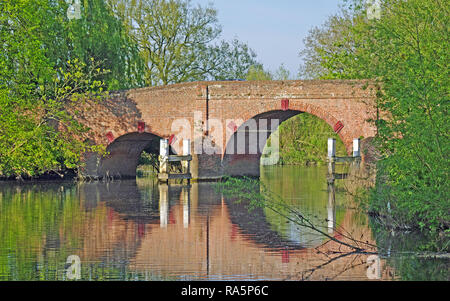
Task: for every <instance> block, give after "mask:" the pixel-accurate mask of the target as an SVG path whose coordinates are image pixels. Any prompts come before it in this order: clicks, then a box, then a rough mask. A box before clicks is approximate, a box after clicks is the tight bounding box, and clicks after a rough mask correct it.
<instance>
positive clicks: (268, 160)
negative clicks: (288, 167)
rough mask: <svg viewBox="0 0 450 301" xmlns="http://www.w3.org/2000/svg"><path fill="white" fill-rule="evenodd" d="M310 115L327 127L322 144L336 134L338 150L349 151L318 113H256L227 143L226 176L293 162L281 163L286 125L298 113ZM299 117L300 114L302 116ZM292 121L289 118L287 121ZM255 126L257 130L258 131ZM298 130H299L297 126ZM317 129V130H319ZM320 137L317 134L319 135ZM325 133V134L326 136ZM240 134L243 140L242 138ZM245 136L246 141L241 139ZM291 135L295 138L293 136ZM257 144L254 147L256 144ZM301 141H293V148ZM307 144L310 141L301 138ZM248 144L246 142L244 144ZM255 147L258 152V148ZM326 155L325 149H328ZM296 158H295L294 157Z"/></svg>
mask: <svg viewBox="0 0 450 301" xmlns="http://www.w3.org/2000/svg"><path fill="white" fill-rule="evenodd" d="M300 114H301V116H307V117H308V119H309V120H313V122H311V123H312V124H320V125H321V129H320V130H323V129H324V128H325V129H327V131H325V132H324V133H323V136H324V137H320V138H323V142H322V143H323V144H324V145H326V143H327V139H328V138H330V137H334V138H336V139H337V141H338V149H339V153H342V155H343V154H345V153H346V152H347V150H346V147H345V143H344V141H343V140H342V137H341V136H340V135H338V134H335V133H334V131H333V129H332V128H331V126H330V123H329V121H328V120H324V119H322V118H321V117H319V116H316V115H313V114H310V113H307V112H304V111H300V110H285V111H284V110H272V111H267V112H264V113H261V114H257V115H255V116H253V117H252V118H249V119H247V120H246V121H245V122H244V123H243V124H242V125H241V126H240V127H239V128H238V129H237V130H236V131H235V132H234V133H233V135H232V136H231V137H230V138H229V140H228V141H227V142H226V147H225V150H224V153H223V157H222V168H223V173H224V175H230V176H259V174H260V165H276V164H283V163H284V164H292V163H294V162H289V161H288V162H286V161H285V162H280V158H281V157H280V155H282V153H280V151H281V152H283V151H284V149H283V147H284V146H285V144H286V139H284V140H283V138H284V137H283V138H282V136H284V134H283V133H281V135H280V129H281V132H283V130H285V125H286V124H289V123H292V121H294V120H295V118H298V117H296V116H298V115H300ZM299 117H300V116H299ZM288 120H289V121H288ZM255 127H256V133H255ZM295 130H298V129H295ZM301 130H302V131H309V132H313V131H311V128H303V129H301ZM316 130H317V129H316ZM316 136H317V135H316ZM325 136H326V137H325ZM239 137H241V139H240V140H239ZM242 137H245V140H244V139H243V138H242ZM290 138H295V135H293V136H292V137H290ZM255 142H256V145H257V147H256V148H255V147H254V145H253V146H252V145H251V144H255ZM297 142H298V144H300V142H299V141H292V144H293V145H294V147H295V146H296V143H297ZM301 142H302V143H304V144H308V142H307V141H301ZM242 143H245V145H242ZM255 149H256V151H255ZM325 154H326V149H325ZM294 159H295V158H294Z"/></svg>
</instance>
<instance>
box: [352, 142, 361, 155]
mask: <svg viewBox="0 0 450 301" xmlns="http://www.w3.org/2000/svg"><path fill="white" fill-rule="evenodd" d="M360 146H361V140H360V139H359V138H358V139H353V157H360V156H361V148H360Z"/></svg>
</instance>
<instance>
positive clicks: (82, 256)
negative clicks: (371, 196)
mask: <svg viewBox="0 0 450 301" xmlns="http://www.w3.org/2000/svg"><path fill="white" fill-rule="evenodd" d="M326 172H327V171H326V167H320V166H319V167H317V166H314V167H295V166H274V167H262V170H261V182H262V183H264V185H265V186H266V187H269V189H270V190H271V191H272V192H273V193H275V194H277V195H279V196H280V198H281V199H282V200H283V202H284V203H285V204H287V205H289V206H290V207H291V208H294V209H295V210H297V211H298V212H301V213H302V214H303V215H304V216H307V217H308V218H309V219H310V220H311V221H313V222H314V224H315V225H316V226H317V227H318V229H322V231H324V232H325V233H327V234H328V235H330V237H334V238H336V240H338V241H339V240H343V241H348V240H347V238H348V237H352V238H354V239H356V240H357V241H359V242H366V243H368V244H372V245H377V247H374V248H372V249H371V250H370V251H377V249H378V248H382V249H383V250H387V251H388V252H387V255H386V252H384V253H383V254H384V255H383V256H378V255H373V254H370V253H367V254H365V253H359V254H353V253H351V252H350V251H351V250H350V249H349V248H347V247H345V246H343V245H340V244H339V243H337V242H336V241H332V240H330V239H329V238H327V237H325V236H324V235H322V234H320V233H318V232H316V231H314V230H311V229H308V228H305V227H302V226H299V225H298V223H296V222H295V220H294V219H291V218H289V217H283V216H280V215H279V214H277V213H275V212H273V211H271V210H269V209H267V208H266V209H264V208H249V207H248V206H247V205H246V204H244V203H239V202H235V201H234V200H228V199H226V198H225V197H223V195H222V194H221V193H220V192H219V191H218V190H217V184H216V183H214V182H206V183H205V182H201V183H191V184H190V185H180V184H174V185H169V186H167V185H161V184H158V183H157V182H156V181H155V179H154V178H148V177H146V178H137V179H136V180H121V181H111V182H90V183H77V182H70V181H67V182H33V183H31V182H30V183H15V182H4V183H0V280H68V279H81V280H377V279H381V280H402V279H403V280H448V275H449V273H448V271H449V261H448V259H434V260H430V259H421V258H415V257H405V256H399V257H395V258H394V257H392V258H391V257H390V255H389V254H391V253H392V252H394V251H395V250H398V249H402V250H404V249H405V248H406V249H407V248H408V247H410V246H411V244H414V243H417V237H414V236H412V237H409V236H408V235H407V234H399V233H384V232H379V231H378V232H376V231H374V230H373V229H372V226H371V223H370V220H369V218H368V217H367V216H366V215H365V214H363V213H361V212H359V210H358V209H357V206H356V205H355V204H354V203H353V202H352V201H351V199H350V198H349V196H348V195H347V194H346V193H345V192H344V190H343V189H342V187H340V186H339V185H337V187H336V188H335V189H334V191H330V189H328V188H327V181H326ZM330 193H332V195H330ZM394 253H395V252H394Z"/></svg>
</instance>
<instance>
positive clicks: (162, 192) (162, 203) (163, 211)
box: [159, 184, 169, 228]
mask: <svg viewBox="0 0 450 301" xmlns="http://www.w3.org/2000/svg"><path fill="white" fill-rule="evenodd" d="M168 219H169V186H168V185H167V184H160V185H159V223H160V227H161V228H167V221H168Z"/></svg>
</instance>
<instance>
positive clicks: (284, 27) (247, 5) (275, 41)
mask: <svg viewBox="0 0 450 301" xmlns="http://www.w3.org/2000/svg"><path fill="white" fill-rule="evenodd" d="M191 2H192V3H193V4H197V3H198V4H201V5H202V6H205V5H207V4H208V3H213V6H214V7H215V8H216V9H217V11H218V18H219V22H220V24H221V25H222V30H223V31H222V37H223V38H224V39H226V40H231V39H233V38H234V37H237V38H238V39H239V40H241V41H243V42H247V43H248V44H249V46H250V47H251V48H252V49H253V50H255V52H256V53H257V55H258V60H259V61H260V62H261V63H263V64H264V66H265V67H266V68H268V69H269V70H271V71H274V70H276V69H277V68H278V67H279V66H280V65H281V64H282V63H284V64H285V66H286V67H287V69H288V70H289V71H290V72H291V76H292V75H294V76H296V75H297V73H298V68H299V66H300V64H301V58H300V57H299V56H298V53H299V52H300V50H301V49H302V48H303V39H304V38H305V37H306V35H307V34H308V30H309V29H310V28H312V27H314V26H317V25H320V24H322V23H323V22H324V21H325V20H326V19H327V17H328V16H330V15H332V14H334V13H336V12H337V11H338V8H339V6H338V5H339V4H340V3H342V1H341V0H191Z"/></svg>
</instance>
